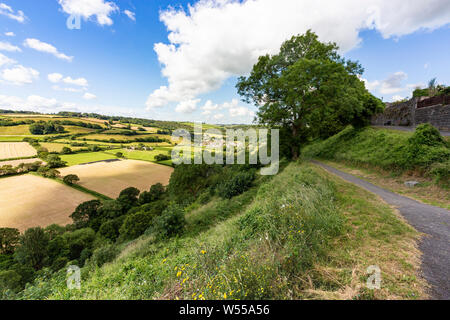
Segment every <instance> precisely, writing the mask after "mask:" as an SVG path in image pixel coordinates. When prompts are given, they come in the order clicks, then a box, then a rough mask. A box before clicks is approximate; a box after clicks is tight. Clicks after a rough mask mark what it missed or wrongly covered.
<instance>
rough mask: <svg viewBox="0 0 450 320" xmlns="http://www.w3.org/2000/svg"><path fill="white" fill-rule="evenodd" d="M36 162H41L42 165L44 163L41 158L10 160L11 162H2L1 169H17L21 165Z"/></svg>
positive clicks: (0, 163)
mask: <svg viewBox="0 0 450 320" xmlns="http://www.w3.org/2000/svg"><path fill="white" fill-rule="evenodd" d="M36 161H40V162H42V163H44V161H42V160H41V159H39V158H32V159H21V160H10V161H0V167H2V166H13V167H17V166H18V165H19V164H21V163H33V162H36Z"/></svg>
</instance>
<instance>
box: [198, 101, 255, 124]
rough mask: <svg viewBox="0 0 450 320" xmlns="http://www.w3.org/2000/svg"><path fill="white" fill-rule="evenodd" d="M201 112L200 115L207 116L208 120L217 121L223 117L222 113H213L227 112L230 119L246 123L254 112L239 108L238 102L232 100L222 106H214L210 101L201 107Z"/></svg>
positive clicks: (246, 108)
mask: <svg viewBox="0 0 450 320" xmlns="http://www.w3.org/2000/svg"><path fill="white" fill-rule="evenodd" d="M201 109H202V110H203V112H202V115H204V116H209V117H210V119H214V120H219V119H222V118H224V117H225V115H224V114H223V113H218V114H213V113H214V112H215V111H223V110H228V114H229V116H230V117H231V118H239V119H240V120H244V121H243V122H245V121H248V120H253V117H254V116H255V112H254V111H252V110H250V109H249V108H248V107H244V106H240V105H239V100H237V99H233V100H231V101H230V102H224V103H223V104H214V103H213V102H212V101H211V100H208V101H206V103H205V104H204V105H203V107H201Z"/></svg>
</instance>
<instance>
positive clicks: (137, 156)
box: [105, 147, 172, 162]
mask: <svg viewBox="0 0 450 320" xmlns="http://www.w3.org/2000/svg"><path fill="white" fill-rule="evenodd" d="M171 150H172V148H171V147H155V149H154V150H153V151H140V150H128V149H118V150H108V151H105V152H106V153H108V154H116V153H117V152H122V153H123V155H124V156H125V158H127V159H133V160H143V161H152V162H155V161H156V160H155V156H157V155H158V154H165V155H169V151H171Z"/></svg>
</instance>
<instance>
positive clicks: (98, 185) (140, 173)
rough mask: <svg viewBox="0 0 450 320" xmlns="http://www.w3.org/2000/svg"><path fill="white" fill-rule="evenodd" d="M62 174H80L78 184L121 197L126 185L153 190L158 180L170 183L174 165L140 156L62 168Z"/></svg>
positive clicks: (143, 189)
mask: <svg viewBox="0 0 450 320" xmlns="http://www.w3.org/2000/svg"><path fill="white" fill-rule="evenodd" d="M58 170H59V172H60V173H61V175H62V176H66V175H68V174H76V175H77V176H78V177H79V178H80V182H79V183H78V185H80V186H82V187H84V188H87V189H90V190H93V191H96V192H98V193H101V194H104V195H105V196H108V197H110V198H117V197H118V196H119V194H120V192H121V191H122V190H123V189H126V188H128V187H135V188H137V189H139V190H140V191H146V190H149V189H150V187H151V186H152V185H154V184H156V183H162V184H163V185H167V184H168V183H169V179H170V176H171V174H172V172H173V168H171V167H168V166H163V165H158V164H154V163H150V162H144V161H136V160H118V159H116V160H112V161H102V162H97V163H90V164H81V165H76V166H72V167H67V168H62V169H58Z"/></svg>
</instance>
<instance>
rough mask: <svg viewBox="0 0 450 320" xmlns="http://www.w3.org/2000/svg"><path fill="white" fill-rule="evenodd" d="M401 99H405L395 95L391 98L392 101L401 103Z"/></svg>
mask: <svg viewBox="0 0 450 320" xmlns="http://www.w3.org/2000/svg"><path fill="white" fill-rule="evenodd" d="M403 99H405V97H402V96H399V95H395V96H392V101H394V102H395V101H401V100H403Z"/></svg>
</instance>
